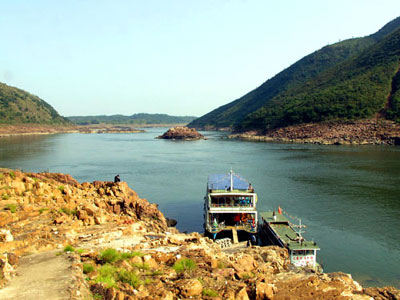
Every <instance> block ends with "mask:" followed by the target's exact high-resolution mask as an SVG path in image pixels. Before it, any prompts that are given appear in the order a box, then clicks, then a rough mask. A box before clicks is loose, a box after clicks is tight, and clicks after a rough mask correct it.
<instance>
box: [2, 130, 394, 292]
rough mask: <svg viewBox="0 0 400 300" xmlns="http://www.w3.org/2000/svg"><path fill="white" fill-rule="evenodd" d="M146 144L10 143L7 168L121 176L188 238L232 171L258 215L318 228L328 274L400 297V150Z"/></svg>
mask: <svg viewBox="0 0 400 300" xmlns="http://www.w3.org/2000/svg"><path fill="white" fill-rule="evenodd" d="M146 130H147V131H146V132H145V133H136V134H58V135H36V136H18V137H9V138H1V139H0V166H1V167H6V168H13V169H21V170H23V171H32V172H41V171H50V172H62V173H69V174H71V175H72V176H73V177H75V178H76V179H77V180H78V181H80V182H83V181H90V182H91V181H94V180H112V179H113V178H114V176H115V175H116V174H120V176H121V179H122V180H123V181H127V182H128V184H129V186H130V187H131V188H132V189H134V190H135V191H136V192H137V193H138V194H139V196H140V197H141V198H146V199H148V200H149V201H150V202H152V203H158V204H159V208H160V210H161V211H162V212H163V213H164V214H165V215H166V216H167V217H170V218H174V219H177V220H178V226H177V227H178V229H180V230H181V231H189V232H190V231H202V230H203V228H202V225H203V197H204V195H205V192H206V182H207V177H208V175H209V174H213V173H227V172H228V171H229V170H230V169H231V168H233V170H234V171H235V172H236V173H239V174H240V175H241V176H242V177H244V178H246V179H247V180H248V181H249V182H251V184H252V185H253V187H254V188H255V190H256V192H257V194H258V196H259V202H258V210H259V211H265V210H272V209H277V206H278V205H280V206H281V207H282V208H283V209H284V210H286V211H287V212H288V213H290V214H291V215H294V216H297V217H299V218H301V219H302V222H303V223H305V224H306V225H307V226H308V227H307V228H306V233H305V237H306V238H307V239H314V240H315V241H316V242H317V243H318V245H319V246H320V247H321V251H320V252H319V255H318V256H319V261H320V262H322V264H323V266H324V270H325V271H326V272H334V271H343V272H346V273H351V274H352V275H353V277H354V278H355V279H356V280H358V281H359V282H360V283H361V284H363V285H365V286H384V285H394V286H396V287H398V288H400V148H399V147H385V146H318V145H298V144H278V143H260V142H245V141H236V140H228V139H224V138H223V137H224V135H225V134H224V133H217V132H204V133H203V134H205V135H206V137H207V138H208V139H207V140H200V141H169V140H159V139H155V136H158V135H160V134H162V133H163V132H164V131H165V130H166V128H152V129H146Z"/></svg>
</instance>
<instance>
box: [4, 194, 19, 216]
mask: <svg viewBox="0 0 400 300" xmlns="http://www.w3.org/2000/svg"><path fill="white" fill-rule="evenodd" d="M7 199H8V198H7ZM7 199H4V196H3V200H7ZM6 209H8V210H9V211H11V212H12V213H15V212H16V211H17V206H16V205H15V204H7V206H6Z"/></svg>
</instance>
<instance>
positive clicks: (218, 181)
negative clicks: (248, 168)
mask: <svg viewBox="0 0 400 300" xmlns="http://www.w3.org/2000/svg"><path fill="white" fill-rule="evenodd" d="M231 176H232V181H233V187H232V190H248V189H249V183H248V182H247V180H246V179H244V178H242V177H241V176H240V175H239V174H235V173H232V174H231V173H228V174H213V175H210V176H208V183H207V188H208V189H209V190H228V189H230V187H231Z"/></svg>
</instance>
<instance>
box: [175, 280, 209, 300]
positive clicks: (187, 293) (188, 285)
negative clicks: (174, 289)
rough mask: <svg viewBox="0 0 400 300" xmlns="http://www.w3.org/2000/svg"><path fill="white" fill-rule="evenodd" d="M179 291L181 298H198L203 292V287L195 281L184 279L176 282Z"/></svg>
mask: <svg viewBox="0 0 400 300" xmlns="http://www.w3.org/2000/svg"><path fill="white" fill-rule="evenodd" d="M177 286H178V288H179V291H180V293H181V295H182V296H183V297H193V296H198V295H200V294H201V292H202V291H203V285H202V284H201V282H200V281H199V280H197V279H184V280H180V281H179V282H177Z"/></svg>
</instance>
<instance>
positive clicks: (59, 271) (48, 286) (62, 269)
mask: <svg viewBox="0 0 400 300" xmlns="http://www.w3.org/2000/svg"><path fill="white" fill-rule="evenodd" d="M58 252H60V250H58V251H57V250H56V251H54V250H53V251H48V252H42V253H38V254H33V255H29V256H25V257H23V258H21V260H20V264H19V266H18V269H17V276H16V277H15V278H13V279H12V280H11V282H9V283H8V284H7V285H6V286H5V287H4V288H3V289H1V290H0V299H2V300H15V299H19V300H24V299H29V300H31V299H41V300H64V299H70V293H69V291H68V287H70V285H71V279H72V271H71V261H69V259H68V257H67V256H66V255H56V254H57V253H58Z"/></svg>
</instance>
